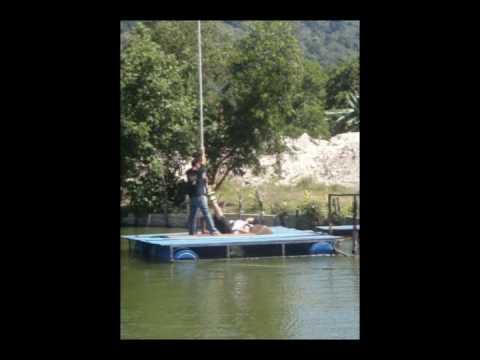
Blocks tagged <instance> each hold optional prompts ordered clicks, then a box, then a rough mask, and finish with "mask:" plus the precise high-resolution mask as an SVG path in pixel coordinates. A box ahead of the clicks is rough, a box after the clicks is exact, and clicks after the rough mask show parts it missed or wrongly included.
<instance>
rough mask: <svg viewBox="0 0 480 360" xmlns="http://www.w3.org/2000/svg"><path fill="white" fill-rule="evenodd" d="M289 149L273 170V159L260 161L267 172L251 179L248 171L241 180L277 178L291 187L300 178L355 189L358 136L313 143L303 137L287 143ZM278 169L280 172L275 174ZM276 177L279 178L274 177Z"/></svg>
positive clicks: (358, 168)
mask: <svg viewBox="0 0 480 360" xmlns="http://www.w3.org/2000/svg"><path fill="white" fill-rule="evenodd" d="M287 145H288V147H289V149H290V151H289V152H285V153H283V154H282V155H281V156H280V159H279V160H280V161H279V162H278V163H279V165H280V166H279V167H277V171H275V163H276V162H277V159H276V157H275V156H264V157H262V158H261V159H260V162H261V164H262V165H264V166H266V168H267V172H266V174H264V175H261V176H254V175H253V174H252V172H251V171H248V172H247V173H246V174H245V175H244V176H243V180H245V181H248V182H252V183H256V184H259V183H262V182H266V181H269V180H271V179H272V177H274V178H276V179H278V181H279V183H282V184H295V183H296V182H298V181H299V180H301V179H304V178H307V177H311V178H312V180H314V181H316V182H319V183H324V184H327V185H333V184H337V185H344V186H349V187H354V188H357V189H358V187H359V183H360V133H359V132H350V133H344V134H339V135H337V136H335V137H332V138H331V139H330V140H328V141H327V140H316V139H313V138H311V137H310V136H308V135H307V134H303V135H302V136H300V137H299V138H297V139H289V140H287ZM278 169H279V170H280V171H278ZM278 175H280V176H278Z"/></svg>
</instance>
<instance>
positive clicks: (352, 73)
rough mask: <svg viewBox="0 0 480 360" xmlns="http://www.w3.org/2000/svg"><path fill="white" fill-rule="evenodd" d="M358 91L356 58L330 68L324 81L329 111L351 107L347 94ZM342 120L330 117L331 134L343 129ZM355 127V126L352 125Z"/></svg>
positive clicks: (358, 73) (326, 104)
mask: <svg viewBox="0 0 480 360" xmlns="http://www.w3.org/2000/svg"><path fill="white" fill-rule="evenodd" d="M359 92H360V66H359V62H358V58H354V59H351V60H349V61H347V62H345V63H343V64H340V65H339V66H337V67H335V68H333V69H331V70H330V72H329V74H328V80H327V82H326V97H325V106H326V109H328V110H329V111H335V110H336V109H345V108H347V107H352V105H351V104H349V101H351V100H352V99H350V100H349V96H350V95H349V94H359ZM339 124H340V125H341V124H342V122H340V123H339V122H337V121H335V117H332V118H331V122H330V131H331V133H332V135H335V134H338V133H339V132H341V131H344V127H343V126H338V125H339ZM354 128H355V127H354Z"/></svg>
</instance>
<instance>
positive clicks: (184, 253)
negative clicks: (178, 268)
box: [174, 249, 198, 261]
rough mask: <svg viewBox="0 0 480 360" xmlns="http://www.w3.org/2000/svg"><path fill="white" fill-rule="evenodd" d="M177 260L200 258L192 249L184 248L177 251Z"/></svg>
mask: <svg viewBox="0 0 480 360" xmlns="http://www.w3.org/2000/svg"><path fill="white" fill-rule="evenodd" d="M174 258H175V260H195V261H196V260H198V255H197V253H196V252H195V251H193V250H190V249H182V250H178V251H176V252H175V255H174Z"/></svg>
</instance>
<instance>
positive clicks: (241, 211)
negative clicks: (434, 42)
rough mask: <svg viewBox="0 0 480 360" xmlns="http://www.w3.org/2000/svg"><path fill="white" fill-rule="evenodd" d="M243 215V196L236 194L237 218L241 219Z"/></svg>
mask: <svg viewBox="0 0 480 360" xmlns="http://www.w3.org/2000/svg"><path fill="white" fill-rule="evenodd" d="M242 213H243V196H242V193H239V194H238V218H239V219H241V218H242Z"/></svg>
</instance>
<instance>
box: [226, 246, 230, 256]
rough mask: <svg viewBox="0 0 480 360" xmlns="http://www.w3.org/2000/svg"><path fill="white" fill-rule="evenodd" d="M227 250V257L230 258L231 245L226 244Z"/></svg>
mask: <svg viewBox="0 0 480 360" xmlns="http://www.w3.org/2000/svg"><path fill="white" fill-rule="evenodd" d="M226 251H227V259H230V246H228V245H227V246H226Z"/></svg>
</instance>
